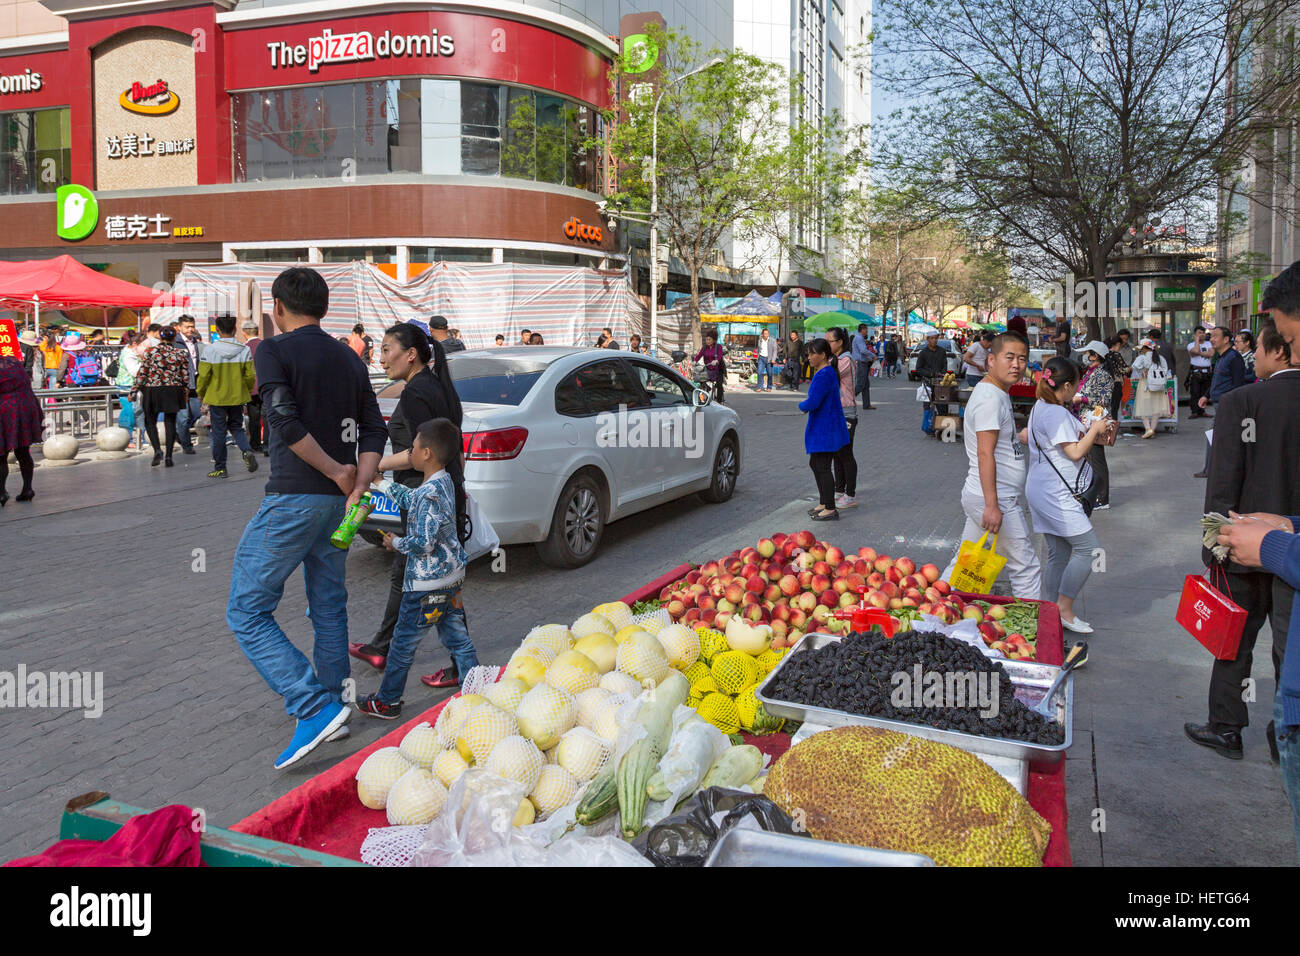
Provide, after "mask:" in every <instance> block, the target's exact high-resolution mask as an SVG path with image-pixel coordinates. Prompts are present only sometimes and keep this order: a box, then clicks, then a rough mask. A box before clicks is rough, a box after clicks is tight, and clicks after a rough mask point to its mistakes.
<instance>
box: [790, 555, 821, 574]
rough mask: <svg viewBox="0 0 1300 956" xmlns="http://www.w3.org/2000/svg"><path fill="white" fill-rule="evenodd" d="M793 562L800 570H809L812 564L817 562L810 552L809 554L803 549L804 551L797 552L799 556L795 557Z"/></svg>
mask: <svg viewBox="0 0 1300 956" xmlns="http://www.w3.org/2000/svg"><path fill="white" fill-rule="evenodd" d="M794 563H795V566H796V567H797V568H798V569H799V570H800V571H811V570H812V567H813V565H814V564H816V563H817V559H816V558H814V557H813V556H812V555H811V554H809V553H808V552H807V551H804V552H801V553H800V554H799V556H798V557H796V558H795V559H794Z"/></svg>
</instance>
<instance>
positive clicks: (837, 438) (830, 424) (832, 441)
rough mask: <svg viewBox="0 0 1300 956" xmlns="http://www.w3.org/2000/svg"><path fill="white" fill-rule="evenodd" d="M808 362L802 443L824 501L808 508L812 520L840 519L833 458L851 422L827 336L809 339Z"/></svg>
mask: <svg viewBox="0 0 1300 956" xmlns="http://www.w3.org/2000/svg"><path fill="white" fill-rule="evenodd" d="M808 364H809V365H810V366H811V367H812V371H813V375H812V380H811V381H810V382H809V383H808V397H807V398H805V399H804V400H803V401H802V402H800V403H799V411H801V412H807V413H808V424H807V425H805V426H804V430H803V447H804V451H806V452H807V453H808V464H809V465H810V466H811V467H812V470H813V474H814V475H815V476H816V478H817V495H818V497H819V498H820V499H821V504H820V505H819V506H818V507H816V508H813V509H812V510H811V511H809V512H808V514H809V516H810V517H811V518H812V519H813V521H838V520H839V517H840V513H839V511H837V510H836V508H835V476H834V474H833V473H832V471H831V462H832V461H834V459H835V453H836V452H837V451H839V450H840V449H841V448H843V447H844V446H845V445H847V444H848V443H849V426H848V425H847V424H846V423H845V421H844V408H843V406H841V404H840V379H839V375H838V374H836V371H835V368H834V366H833V365H832V360H831V347H830V345H828V344H827V342H826V340H825V339H813V340H812V341H811V342H809V343H808Z"/></svg>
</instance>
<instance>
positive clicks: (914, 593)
mask: <svg viewBox="0 0 1300 956" xmlns="http://www.w3.org/2000/svg"><path fill="white" fill-rule="evenodd" d="M903 597H905V598H911V599H912V600H913V601H915V602H916V603H917V604H920V603H921V602H922V601H924V600H925V594H924V593H922V592H921V591H918V590H917V589H916V588H907V589H905V590H904V591H903Z"/></svg>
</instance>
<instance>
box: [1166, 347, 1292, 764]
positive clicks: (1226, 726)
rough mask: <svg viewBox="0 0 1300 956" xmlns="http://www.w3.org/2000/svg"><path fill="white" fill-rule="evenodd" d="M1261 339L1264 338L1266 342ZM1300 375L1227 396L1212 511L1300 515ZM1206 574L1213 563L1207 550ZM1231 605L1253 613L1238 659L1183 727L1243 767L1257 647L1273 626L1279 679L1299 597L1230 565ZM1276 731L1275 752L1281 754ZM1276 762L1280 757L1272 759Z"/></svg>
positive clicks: (1209, 492)
mask: <svg viewBox="0 0 1300 956" xmlns="http://www.w3.org/2000/svg"><path fill="white" fill-rule="evenodd" d="M1261 338H1262V336H1261ZM1298 408H1300V368H1295V367H1292V368H1289V369H1284V370H1282V371H1279V372H1276V373H1275V374H1274V375H1273V376H1272V377H1270V378H1269V379H1268V380H1267V381H1264V382H1257V383H1255V384H1253V385H1247V386H1245V387H1243V388H1238V389H1234V390H1232V391H1230V392H1228V393H1227V394H1225V395H1224V396H1223V399H1222V401H1221V402H1220V403H1219V409H1218V414H1217V415H1216V416H1215V423H1214V454H1213V455H1212V456H1211V459H1210V472H1209V482H1208V484H1207V487H1206V491H1205V510H1206V511H1207V512H1210V511H1217V512H1219V513H1220V514H1224V515H1226V514H1227V513H1228V512H1229V510H1231V511H1235V512H1237V513H1238V514H1253V513H1260V512H1263V513H1268V514H1282V515H1293V514H1300V415H1297V414H1296V410H1297V409H1298ZM1201 558H1202V560H1203V561H1204V562H1205V565H1206V567H1210V566H1211V562H1212V560H1213V556H1212V555H1211V554H1210V552H1209V551H1208V550H1206V549H1202V552H1201ZM1225 571H1226V573H1227V584H1228V590H1229V591H1230V592H1231V593H1230V597H1231V599H1232V600H1233V601H1234V602H1236V603H1237V604H1238V605H1239V606H1240V607H1242V608H1244V609H1245V610H1246V615H1247V616H1246V623H1245V626H1244V628H1243V629H1242V633H1241V644H1240V646H1239V647H1238V649H1237V656H1236V657H1235V658H1234V659H1233V660H1230V661H1221V660H1216V661H1215V662H1214V666H1213V669H1212V670H1211V672H1210V694H1209V720H1208V721H1207V722H1206V723H1204V724H1192V723H1188V724H1184V725H1183V730H1184V732H1185V733H1186V734H1187V736H1188V737H1189V738H1191V739H1192V740H1193V741H1195V742H1196V743H1198V744H1201V745H1202V746H1205V747H1209V748H1211V749H1212V750H1215V751H1217V752H1219V753H1220V754H1222V755H1223V756H1225V757H1230V758H1232V759H1234V760H1239V759H1241V756H1242V746H1241V731H1242V728H1244V727H1245V726H1246V725H1247V724H1248V723H1249V718H1248V715H1247V709H1246V704H1245V702H1244V701H1243V700H1242V691H1243V688H1244V686H1245V682H1246V680H1247V679H1248V678H1249V677H1250V668H1251V663H1252V659H1253V651H1254V648H1255V639H1256V637H1258V635H1259V631H1260V628H1262V627H1263V625H1264V621H1265V619H1268V620H1269V622H1270V626H1271V628H1272V632H1273V675H1274V679H1276V678H1277V676H1278V674H1279V673H1280V671H1281V667H1282V658H1283V656H1284V655H1285V653H1286V641H1287V627H1288V625H1289V622H1290V618H1291V604H1292V597H1293V592H1292V591H1291V589H1290V588H1289V587H1287V586H1286V584H1285V583H1284V582H1282V581H1279V580H1277V579H1275V578H1274V577H1273V575H1271V574H1268V573H1266V572H1263V571H1260V570H1259V569H1258V568H1244V567H1241V566H1239V565H1236V564H1232V563H1228V564H1227V565H1225ZM1272 726H1273V725H1272V723H1270V724H1269V727H1268V737H1269V744H1270V750H1271V751H1273V752H1274V753H1276V745H1275V744H1274V742H1273V734H1272ZM1273 759H1274V760H1276V759H1277V757H1276V756H1274V758H1273Z"/></svg>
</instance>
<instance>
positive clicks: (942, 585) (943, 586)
mask: <svg viewBox="0 0 1300 956" xmlns="http://www.w3.org/2000/svg"><path fill="white" fill-rule="evenodd" d="M927 579H928V575H927ZM930 584H931V585H932V586H933V587H935V588H936V589H938V591H939V593H940V594H947V593H949V592H950V591H951V590H952V587H951V585H949V584H948V582H947V581H943V580H940V579H938V578H936V579H935V580H933V581H931V582H930Z"/></svg>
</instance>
